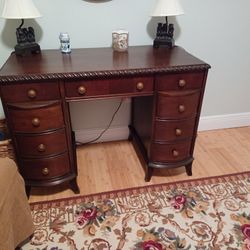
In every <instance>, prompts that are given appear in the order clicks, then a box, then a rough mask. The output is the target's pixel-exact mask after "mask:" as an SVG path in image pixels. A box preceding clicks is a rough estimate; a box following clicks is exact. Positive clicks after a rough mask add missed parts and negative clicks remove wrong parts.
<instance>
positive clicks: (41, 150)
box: [15, 129, 67, 157]
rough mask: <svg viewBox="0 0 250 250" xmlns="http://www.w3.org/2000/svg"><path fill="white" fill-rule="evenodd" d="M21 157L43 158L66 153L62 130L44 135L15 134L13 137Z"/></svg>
mask: <svg viewBox="0 0 250 250" xmlns="http://www.w3.org/2000/svg"><path fill="white" fill-rule="evenodd" d="M15 138H16V141H17V147H18V150H19V154H20V156H21V157H43V156H48V155H53V154H60V153H63V152H66V151H67V139H66V134H65V130H64V129H60V130H57V131H55V132H49V133H45V134H38V135H37V134H34V135H32V134H17V135H16V136H15Z"/></svg>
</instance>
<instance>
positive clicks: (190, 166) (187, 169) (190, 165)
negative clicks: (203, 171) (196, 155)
mask: <svg viewBox="0 0 250 250" xmlns="http://www.w3.org/2000/svg"><path fill="white" fill-rule="evenodd" d="M192 164H193V162H191V163H189V164H187V165H186V166H185V168H186V173H187V175H188V176H192Z"/></svg>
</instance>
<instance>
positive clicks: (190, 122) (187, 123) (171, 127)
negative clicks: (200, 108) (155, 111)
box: [154, 118, 195, 141]
mask: <svg viewBox="0 0 250 250" xmlns="http://www.w3.org/2000/svg"><path fill="white" fill-rule="evenodd" d="M194 126H195V118H190V119H186V120H178V121H175V120H156V121H155V129H154V131H155V133H154V140H156V141H171V140H178V139H183V138H188V137H192V136H193V132H194Z"/></svg>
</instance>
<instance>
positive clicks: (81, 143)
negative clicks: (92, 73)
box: [76, 98, 124, 146]
mask: <svg viewBox="0 0 250 250" xmlns="http://www.w3.org/2000/svg"><path fill="white" fill-rule="evenodd" d="M123 102H124V98H121V100H120V102H119V105H118V106H117V108H116V110H115V112H114V114H113V115H112V117H111V120H110V121H109V123H108V125H107V127H106V128H105V129H104V130H103V131H102V132H101V133H100V134H99V135H98V136H97V137H96V138H95V139H93V140H90V141H87V142H79V141H76V146H83V145H87V144H90V143H93V142H96V141H97V140H99V139H100V138H101V137H102V136H103V134H104V133H105V132H106V131H107V130H108V129H109V128H110V126H111V124H112V122H113V121H114V119H115V116H116V114H117V113H118V111H119V110H120V108H121V106H122V103H123Z"/></svg>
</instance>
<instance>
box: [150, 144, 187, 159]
mask: <svg viewBox="0 0 250 250" xmlns="http://www.w3.org/2000/svg"><path fill="white" fill-rule="evenodd" d="M190 147H191V140H188V141H182V142H180V143H173V144H164V143H153V144H152V146H151V161H152V162H162V163H174V162H176V161H182V160H185V159H186V158H188V157H189V156H190Z"/></svg>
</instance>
